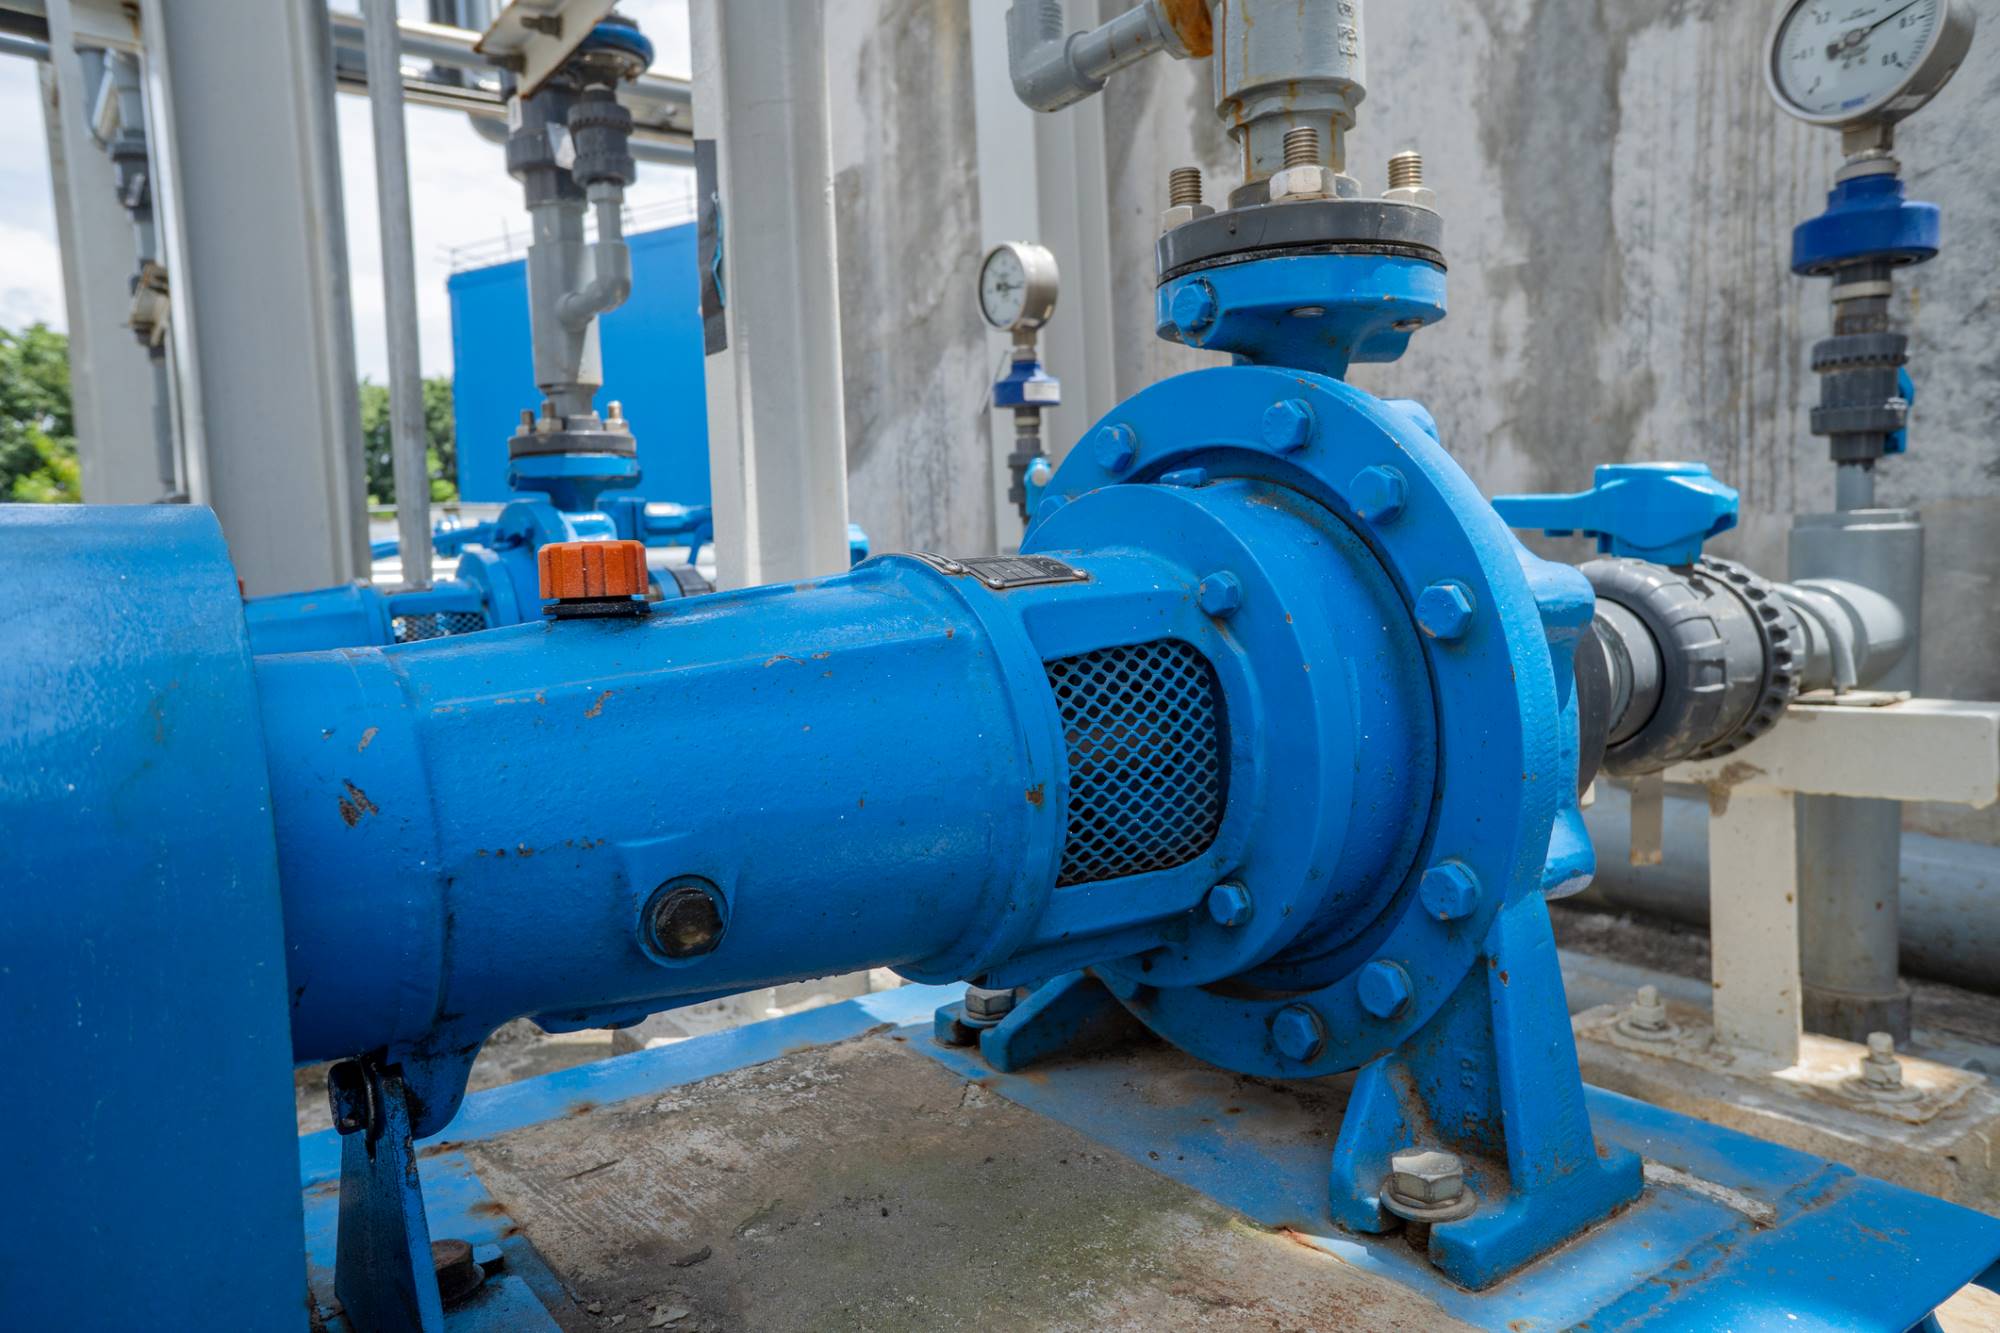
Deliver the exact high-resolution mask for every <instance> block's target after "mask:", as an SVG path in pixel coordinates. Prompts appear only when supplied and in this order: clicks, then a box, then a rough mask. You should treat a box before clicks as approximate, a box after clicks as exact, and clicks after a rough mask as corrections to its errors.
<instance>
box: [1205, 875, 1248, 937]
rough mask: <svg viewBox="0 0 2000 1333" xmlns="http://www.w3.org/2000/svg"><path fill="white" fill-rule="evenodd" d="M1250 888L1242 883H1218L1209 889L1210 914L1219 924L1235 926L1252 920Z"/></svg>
mask: <svg viewBox="0 0 2000 1333" xmlns="http://www.w3.org/2000/svg"><path fill="white" fill-rule="evenodd" d="M1251 911H1252V904H1251V902H1250V890H1248V889H1246V888H1244V887H1243V886H1242V885H1241V884H1218V885H1216V886H1215V887H1214V888H1212V889H1210V890H1209V891H1208V914H1209V916H1211V917H1212V918H1214V920H1215V924H1216V925H1218V926H1228V927H1230V928H1232V929H1233V928H1235V927H1237V926H1240V925H1243V924H1245V923H1246V922H1248V921H1249V920H1250V915H1251Z"/></svg>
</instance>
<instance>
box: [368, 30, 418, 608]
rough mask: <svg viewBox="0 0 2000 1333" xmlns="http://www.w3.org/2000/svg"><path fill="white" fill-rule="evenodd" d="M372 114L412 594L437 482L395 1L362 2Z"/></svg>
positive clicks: (400, 508)
mask: <svg viewBox="0 0 2000 1333" xmlns="http://www.w3.org/2000/svg"><path fill="white" fill-rule="evenodd" d="M362 18H363V19H364V20H365V22H366V24H367V29H366V32H367V53H368V110H369V113H370V115H371V118H372V119H373V122H374V129H375V194H376V205H377V208H376V211H377V214H378V215H379V217H380V219H381V224H382V298H383V306H384V311H383V313H384V316H385V318H386V322H387V324H388V332H389V439H390V443H391V447H392V449H393V460H394V464H395V475H396V537H397V544H398V546H399V548H400V553H401V556H402V561H403V583H404V585H405V586H406V587H411V588H427V587H429V586H430V583H431V482H430V465H429V461H428V458H427V446H428V441H427V440H426V439H425V431H424V381H423V366H422V363H421V361H420V360H419V358H418V355H417V258H416V242H415V239H414V238H413V237H412V235H411V232H410V154H409V147H408V144H407V143H406V142H405V140H404V137H403V79H402V72H401V71H402V55H401V49H400V48H401V40H400V34H399V32H398V30H397V27H396V0H362Z"/></svg>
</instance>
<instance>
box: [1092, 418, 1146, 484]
mask: <svg viewBox="0 0 2000 1333" xmlns="http://www.w3.org/2000/svg"><path fill="white" fill-rule="evenodd" d="M1091 452H1092V453H1093V454H1094V455H1095V456H1096V458H1097V465H1098V466H1099V467H1101V468H1103V469H1104V470H1105V471H1106V472H1109V473H1110V474H1111V475H1112V476H1114V477H1115V476H1118V475H1119V474H1121V473H1123V472H1124V471H1126V470H1127V469H1128V468H1130V467H1131V466H1132V462H1133V460H1134V459H1136V458H1138V456H1139V433H1138V432H1137V431H1135V430H1133V429H1132V428H1131V427H1130V426H1127V425H1125V424H1123V423H1122V422H1121V423H1119V424H1117V425H1111V426H1106V427H1105V428H1104V429H1103V430H1100V431H1098V432H1097V438H1096V440H1095V441H1094V442H1093V443H1092V446H1091Z"/></svg>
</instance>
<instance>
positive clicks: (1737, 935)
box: [1708, 787, 1803, 1067]
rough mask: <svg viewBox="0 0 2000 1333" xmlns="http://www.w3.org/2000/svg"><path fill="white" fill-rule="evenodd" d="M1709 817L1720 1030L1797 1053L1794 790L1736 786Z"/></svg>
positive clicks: (1768, 1049) (1784, 1062) (1749, 1046)
mask: <svg viewBox="0 0 2000 1333" xmlns="http://www.w3.org/2000/svg"><path fill="white" fill-rule="evenodd" d="M1719 800H1720V801H1721V802H1723V803H1721V804H1720V805H1719V808H1717V809H1715V811H1714V813H1713V814H1712V816H1711V817H1710V820H1709V826H1708V912H1709V916H1708V921H1709V927H1708V929H1709V950H1710V967H1711V975H1712V978H1713V985H1714V1004H1715V1030H1716V1032H1717V1033H1718V1034H1719V1035H1720V1036H1721V1037H1722V1039H1723V1040H1724V1041H1726V1042H1728V1043H1729V1044H1730V1045H1732V1046H1735V1047H1737V1048H1739V1049H1742V1050H1746V1051H1751V1052H1754V1053H1756V1054H1758V1055H1762V1056H1766V1057H1768V1058H1770V1059H1772V1060H1775V1061H1776V1062H1777V1063H1778V1065H1779V1066H1780V1067H1786V1066H1790V1065H1793V1064H1796V1063H1797V1062H1798V1058H1799V1034H1800V1033H1801V1032H1802V1031H1803V1028H1802V1026H1801V1022H1802V1014H1803V1010H1802V1008H1801V1002H1800V990H1799V904H1798V894H1797V891H1796V885H1797V884H1798V879H1799V849H1798V834H1797V832H1796V824H1795V820H1794V810H1795V808H1796V805H1795V802H1794V801H1793V799H1792V793H1791V792H1788V791H1778V790H1774V789H1771V788H1768V787H1738V788H1735V789H1734V790H1732V791H1730V792H1728V793H1727V795H1726V797H1723V798H1719Z"/></svg>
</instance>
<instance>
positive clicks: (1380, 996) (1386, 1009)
mask: <svg viewBox="0 0 2000 1333" xmlns="http://www.w3.org/2000/svg"><path fill="white" fill-rule="evenodd" d="M1354 994H1355V998H1356V999H1358V1000H1360V1001H1361V1007H1362V1008H1363V1009H1366V1010H1367V1011H1368V1012H1369V1013H1371V1014H1373V1015H1374V1016H1375V1017H1377V1018H1394V1017H1395V1016H1396V1015H1397V1014H1400V1013H1402V1012H1403V1010H1404V1009H1406V1008H1408V1007H1409V1004H1410V995H1411V990H1410V974H1409V973H1408V972H1406V971H1404V970H1403V965H1402V964H1401V963H1392V962H1390V961H1389V960H1388V959H1386V958H1377V959H1376V960H1375V961H1374V962H1372V963H1370V964H1368V965H1367V966H1366V967H1364V968H1362V969H1361V975H1359V976H1358V977H1356V978H1355V980H1354Z"/></svg>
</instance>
